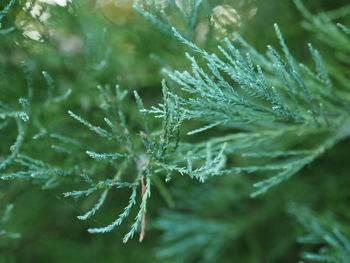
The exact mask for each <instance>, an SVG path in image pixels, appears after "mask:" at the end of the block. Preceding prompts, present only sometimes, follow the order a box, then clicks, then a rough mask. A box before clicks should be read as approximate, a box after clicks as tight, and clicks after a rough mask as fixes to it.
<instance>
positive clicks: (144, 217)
mask: <svg viewBox="0 0 350 263" xmlns="http://www.w3.org/2000/svg"><path fill="white" fill-rule="evenodd" d="M145 192H146V186H145V181H144V179H143V177H141V196H142V198H143V196H144V195H145ZM146 212H147V210H146V209H145V210H143V212H142V220H141V233H140V237H139V242H142V240H143V239H144V237H145V229H146Z"/></svg>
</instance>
